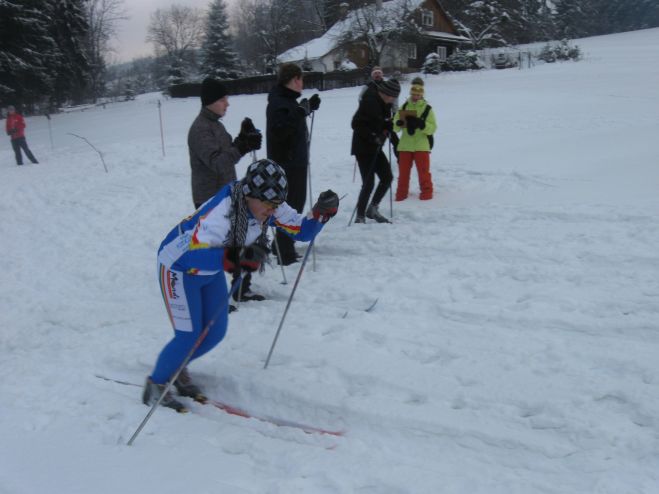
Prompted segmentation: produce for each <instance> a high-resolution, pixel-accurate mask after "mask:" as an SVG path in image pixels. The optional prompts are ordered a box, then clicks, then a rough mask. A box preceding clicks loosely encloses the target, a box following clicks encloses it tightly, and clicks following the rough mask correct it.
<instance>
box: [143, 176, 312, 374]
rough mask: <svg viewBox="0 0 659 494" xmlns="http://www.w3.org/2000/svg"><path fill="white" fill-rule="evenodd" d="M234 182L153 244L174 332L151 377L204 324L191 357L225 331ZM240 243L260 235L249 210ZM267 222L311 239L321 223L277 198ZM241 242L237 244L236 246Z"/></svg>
mask: <svg viewBox="0 0 659 494" xmlns="http://www.w3.org/2000/svg"><path fill="white" fill-rule="evenodd" d="M237 183H238V182H233V183H232V184H229V185H227V186H225V187H224V188H222V189H221V190H220V191H219V192H218V193H217V194H216V195H215V196H213V197H212V198H211V199H209V200H208V201H207V202H205V203H204V204H203V205H202V206H201V207H200V208H199V209H198V210H197V211H195V212H194V214H193V215H192V216H189V217H187V218H185V219H184V220H183V221H181V223H179V224H178V225H177V226H176V227H174V228H173V229H172V230H171V231H170V232H169V234H168V235H167V236H166V237H165V239H164V240H163V242H162V243H161V244H160V248H159V249H158V278H159V280H160V289H161V292H162V296H163V300H164V302H165V307H166V309H167V313H168V315H169V319H170V320H171V322H172V326H173V327H174V338H173V339H172V340H170V341H169V343H167V344H166V345H165V347H164V348H163V349H162V351H161V352H160V355H159V357H158V360H157V362H156V366H155V369H154V371H153V373H152V375H151V379H152V380H153V382H154V383H156V384H164V383H166V382H167V381H168V380H169V378H170V377H171V376H172V375H173V374H174V372H176V370H177V369H178V367H179V366H180V365H181V363H183V360H184V359H185V357H186V356H187V355H188V353H189V352H190V351H191V350H192V348H193V346H194V345H195V343H196V342H197V339H198V338H199V336H200V335H201V333H202V331H203V330H204V328H206V326H208V333H207V335H206V337H205V338H204V340H203V341H202V343H201V344H200V345H199V347H198V348H197V349H196V350H195V352H194V354H193V355H192V358H191V360H194V359H196V358H198V357H200V356H202V355H204V354H205V353H206V352H208V351H209V350H211V349H212V348H214V347H215V346H216V345H217V344H218V343H219V342H220V341H222V339H223V338H224V335H225V334H226V331H227V323H228V307H229V303H228V298H229V291H228V289H227V282H226V278H225V276H224V269H223V262H224V244H225V243H226V239H227V236H228V234H229V229H230V228H231V221H230V219H229V218H228V216H229V212H230V210H231V190H232V186H234V185H235V184H237ZM248 215H249V218H248V227H247V234H246V237H245V245H250V244H252V243H254V242H255V241H256V240H257V238H258V237H259V236H260V235H261V232H262V227H261V224H260V223H259V222H258V221H257V220H256V218H254V217H253V216H252V215H251V213H248ZM268 224H269V225H270V226H275V227H277V228H278V229H280V230H282V231H284V232H286V233H287V234H288V235H290V236H291V237H293V238H294V239H295V240H300V241H306V242H308V241H311V240H312V239H313V238H314V237H315V236H316V235H317V234H318V233H319V232H320V230H321V229H322V228H323V224H322V223H320V222H319V221H317V220H316V219H314V218H313V217H312V216H311V214H309V215H301V214H299V213H298V212H297V211H295V210H294V209H293V208H292V207H290V206H289V205H288V204H287V203H285V202H284V203H282V204H281V205H280V206H279V207H278V208H277V209H276V210H275V212H274V214H273V216H271V217H270V219H269V223H268ZM238 247H242V246H238Z"/></svg>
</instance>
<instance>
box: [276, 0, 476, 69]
mask: <svg viewBox="0 0 659 494" xmlns="http://www.w3.org/2000/svg"><path fill="white" fill-rule="evenodd" d="M403 12H404V13H405V14H403ZM375 16H377V18H376V17H375ZM405 16H407V18H408V19H409V20H414V22H415V23H416V25H417V26H418V27H419V32H418V33H417V34H415V35H414V36H409V35H408V36H406V37H405V38H404V39H400V38H396V39H395V40H394V39H391V36H390V35H391V33H393V31H394V30H395V29H396V27H397V26H396V24H398V23H399V20H400V19H401V17H405ZM366 24H369V25H371V26H372V27H370V28H368V31H367V30H366V29H365V28H361V29H363V30H364V31H363V32H365V33H366V32H368V36H369V38H370V39H369V42H366V41H363V39H362V40H361V41H350V42H345V41H344V39H345V34H346V33H347V32H349V31H353V32H354V31H355V29H357V30H360V28H356V27H355V26H359V25H361V26H364V25H366ZM362 38H363V37H362ZM468 41H469V40H468V39H467V38H465V37H463V36H460V35H459V34H458V32H457V29H456V28H455V26H454V24H453V22H451V20H450V18H449V17H448V15H447V14H446V12H445V11H444V9H443V8H442V6H441V4H440V2H439V1H438V0H389V1H384V2H382V7H381V8H380V9H377V10H376V6H375V5H367V6H365V7H362V8H359V9H354V10H351V11H347V12H345V13H344V16H343V18H342V19H340V20H339V21H337V22H336V23H335V24H334V25H333V26H332V27H331V28H330V29H329V30H328V31H327V32H326V33H325V34H323V35H322V36H321V37H319V38H316V39H313V40H311V41H308V42H306V43H304V44H302V45H299V46H296V47H294V48H291V49H290V50H287V51H286V52H284V53H282V54H281V55H279V56H278V57H277V62H278V63H285V62H295V63H297V64H299V65H301V66H302V67H303V68H304V70H307V71H317V72H330V71H333V70H340V69H341V68H355V66H356V67H365V66H368V65H372V64H377V65H382V66H384V67H388V68H396V69H420V68H421V66H422V65H423V62H424V60H425V57H426V56H427V55H428V54H429V53H431V52H434V53H437V54H438V55H439V57H440V59H442V60H445V59H446V57H448V56H450V55H451V54H452V53H453V52H454V51H455V50H456V48H457V47H458V46H459V45H460V44H462V43H467V42H468ZM380 47H382V49H381V51H380V52H379V53H378V48H380Z"/></svg>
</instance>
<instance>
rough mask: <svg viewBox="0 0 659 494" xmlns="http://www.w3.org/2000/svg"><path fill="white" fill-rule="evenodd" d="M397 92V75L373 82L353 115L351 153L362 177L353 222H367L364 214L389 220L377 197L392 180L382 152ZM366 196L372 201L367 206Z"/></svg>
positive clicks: (376, 218) (377, 218)
mask: <svg viewBox="0 0 659 494" xmlns="http://www.w3.org/2000/svg"><path fill="white" fill-rule="evenodd" d="M399 94H400V84H399V83H398V81H397V80H396V79H389V80H387V81H382V82H380V83H378V84H376V86H375V88H374V89H373V90H367V91H366V92H365V93H364V96H363V97H362V99H361V101H360V102H359V108H357V112H356V113H355V115H354V116H353V117H352V130H353V133H352V149H351V154H352V155H354V156H355V158H357V163H358V164H359V173H360V175H361V177H362V188H361V191H360V193H359V199H358V200H357V217H356V219H355V223H366V219H365V218H370V219H374V220H375V221H377V222H378V223H390V221H389V220H388V219H387V218H385V217H384V216H382V214H380V212H379V210H378V206H379V204H380V201H381V200H382V198H383V197H384V195H385V194H386V192H387V190H388V189H389V187H390V186H391V182H392V180H393V175H392V173H391V165H390V164H389V161H388V160H387V157H386V156H385V155H384V152H382V145H383V144H384V142H385V140H386V139H387V137H390V135H391V133H392V128H393V124H392V122H391V105H392V103H393V102H394V101H396V99H397V98H398V95H399ZM375 175H377V176H378V178H379V179H380V183H379V184H378V186H377V188H376V189H375V193H373V198H372V199H371V193H372V192H373V188H374V187H375ZM369 199H370V200H371V203H370V205H368V207H367V204H368V202H369Z"/></svg>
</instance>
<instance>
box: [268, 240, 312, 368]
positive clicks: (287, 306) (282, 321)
mask: <svg viewBox="0 0 659 494" xmlns="http://www.w3.org/2000/svg"><path fill="white" fill-rule="evenodd" d="M315 240H316V239H315V237H314V239H313V240H312V241H311V243H309V247H308V248H307V251H306V252H305V253H304V259H302V264H301V266H300V271H298V273H297V278H295V284H294V285H293V289H292V290H291V294H290V296H289V297H288V302H287V303H286V308H285V309H284V314H283V315H282V316H281V321H279V327H278V328H277V332H276V333H275V338H274V340H272V345H271V346H270V351H269V352H268V357H267V358H266V359H265V365H264V366H263V368H264V369H267V368H268V364H269V363H270V357H272V352H273V351H274V349H275V345H276V344H277V339H278V338H279V333H280V332H281V328H282V326H283V325H284V320H285V319H286V314H287V313H288V309H289V307H290V306H291V302H292V301H293V295H295V290H297V285H298V284H299V283H300V278H302V272H303V271H304V265H305V264H306V263H307V259H309V252H311V249H312V248H313V243H314V242H315Z"/></svg>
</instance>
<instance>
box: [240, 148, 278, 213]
mask: <svg viewBox="0 0 659 494" xmlns="http://www.w3.org/2000/svg"><path fill="white" fill-rule="evenodd" d="M241 183H242V187H243V193H244V194H245V195H246V196H249V197H253V198H255V199H259V200H261V201H270V202H274V203H282V202H284V201H285V200H286V196H287V194H288V180H286V172H285V171H284V170H283V169H282V167H281V166H279V165H278V164H277V163H275V162H274V161H272V160H269V159H262V160H259V161H255V162H254V163H252V164H251V165H249V166H248V167H247V173H246V174H245V178H243V179H242V181H241Z"/></svg>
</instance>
